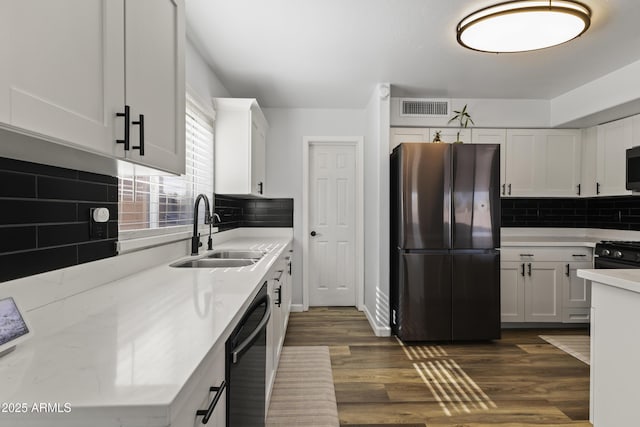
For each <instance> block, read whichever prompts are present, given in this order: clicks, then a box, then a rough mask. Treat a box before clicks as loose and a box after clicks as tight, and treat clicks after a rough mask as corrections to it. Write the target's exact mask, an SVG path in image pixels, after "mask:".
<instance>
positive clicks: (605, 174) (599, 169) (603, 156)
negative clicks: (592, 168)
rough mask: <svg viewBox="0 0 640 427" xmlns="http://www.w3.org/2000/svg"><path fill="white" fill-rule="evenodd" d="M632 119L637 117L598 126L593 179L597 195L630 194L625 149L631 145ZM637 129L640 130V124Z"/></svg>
mask: <svg viewBox="0 0 640 427" xmlns="http://www.w3.org/2000/svg"><path fill="white" fill-rule="evenodd" d="M634 120H635V121H637V120H638V119H637V117H628V118H626V119H622V120H616V121H615V122H611V123H606V124H603V125H600V126H598V131H597V132H598V136H597V141H598V142H597V155H596V179H595V181H596V194H597V195H600V196H617V195H624V194H631V191H628V190H627V189H626V153H625V150H626V149H627V148H631V146H632V145H633V130H634ZM637 129H639V130H640V126H639V127H637ZM638 138H640V132H638Z"/></svg>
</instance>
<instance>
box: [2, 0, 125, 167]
mask: <svg viewBox="0 0 640 427" xmlns="http://www.w3.org/2000/svg"><path fill="white" fill-rule="evenodd" d="M123 16H124V2H123V1H122V0H121V1H113V0H84V1H74V0H56V1H50V0H20V1H3V2H2V3H1V6H0V28H1V29H0V39H1V41H0V54H1V56H2V66H1V67H0V122H2V124H3V125H5V126H6V127H8V128H13V129H14V130H18V131H27V133H30V134H33V135H36V136H41V137H46V138H48V139H53V140H56V141H57V142H62V143H64V144H66V145H70V146H74V147H80V148H83V149H87V150H90V151H93V152H97V153H100V154H107V155H110V156H113V155H117V156H121V157H124V151H123V147H122V145H118V144H115V139H116V138H119V137H121V136H120V135H121V133H122V132H123V127H122V123H119V125H120V126H119V127H116V126H114V125H115V122H116V119H115V117H116V112H118V111H121V110H122V108H123V106H124V102H125V93H124V87H125V86H124V59H125V56H124V20H123ZM116 130H117V133H116Z"/></svg>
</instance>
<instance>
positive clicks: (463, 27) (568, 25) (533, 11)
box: [456, 0, 591, 53]
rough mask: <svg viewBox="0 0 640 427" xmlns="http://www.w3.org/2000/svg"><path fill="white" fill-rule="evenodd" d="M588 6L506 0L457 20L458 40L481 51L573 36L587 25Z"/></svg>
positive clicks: (532, 46) (524, 47) (539, 45)
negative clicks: (506, 0) (507, 0)
mask: <svg viewBox="0 0 640 427" xmlns="http://www.w3.org/2000/svg"><path fill="white" fill-rule="evenodd" d="M590 23H591V10H590V9H589V8H588V7H587V6H585V5H583V4H581V3H577V2H574V1H560V0H558V1H551V0H546V1H545V0H539V1H538V0H524V1H509V2H506V3H500V4H496V5H494V6H489V7H486V8H484V9H480V10H478V11H476V12H474V13H472V14H470V15H468V16H467V17H465V18H464V19H463V20H462V21H460V22H459V23H458V27H457V29H456V30H457V34H458V43H460V44H461V45H462V46H464V47H466V48H469V49H473V50H478V51H482V52H493V53H501V52H525V51H529V50H537V49H544V48H546V47H551V46H556V45H559V44H561V43H565V42H568V41H569V40H572V39H574V38H576V37H578V36H579V35H581V34H582V33H584V32H585V31H587V28H589V24H590Z"/></svg>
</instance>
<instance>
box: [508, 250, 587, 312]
mask: <svg viewBox="0 0 640 427" xmlns="http://www.w3.org/2000/svg"><path fill="white" fill-rule="evenodd" d="M501 257H502V261H501V267H500V269H501V275H500V278H501V320H502V322H565V323H588V322H589V304H590V302H591V301H590V296H591V294H590V288H589V284H588V283H587V282H586V281H585V280H583V279H580V278H578V277H577V276H576V270H577V269H579V268H591V266H592V250H591V249H590V248H552V247H548V248H525V247H522V248H513V249H512V248H509V249H504V248H503V251H502V256H501Z"/></svg>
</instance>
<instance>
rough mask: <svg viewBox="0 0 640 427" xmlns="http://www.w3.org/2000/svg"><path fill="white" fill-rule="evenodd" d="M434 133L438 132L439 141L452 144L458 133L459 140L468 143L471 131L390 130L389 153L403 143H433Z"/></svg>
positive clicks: (455, 129)
mask: <svg viewBox="0 0 640 427" xmlns="http://www.w3.org/2000/svg"><path fill="white" fill-rule="evenodd" d="M436 132H440V141H442V142H447V143H453V142H455V141H456V139H457V138H458V132H460V140H461V141H462V142H466V143H470V142H472V141H471V129H459V128H391V135H390V138H389V145H390V146H389V152H392V151H393V149H394V148H395V147H396V146H398V145H400V144H402V143H403V142H433V140H434V138H435V137H436Z"/></svg>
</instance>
